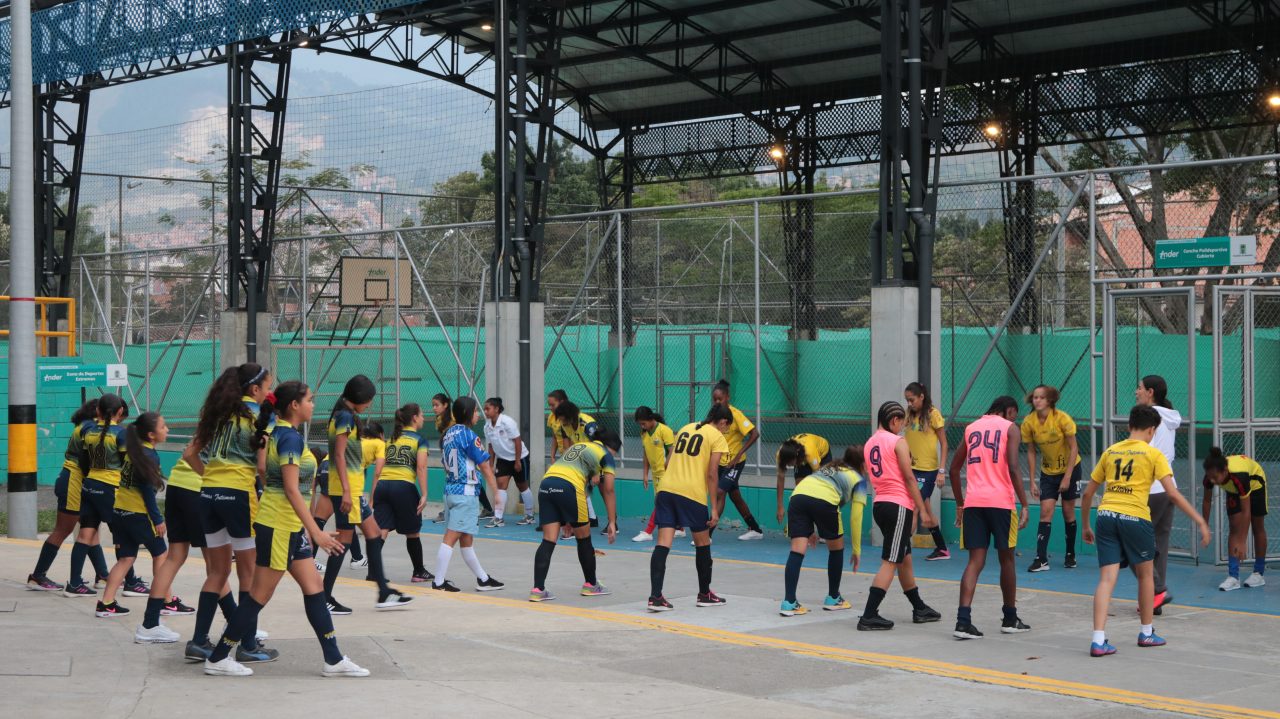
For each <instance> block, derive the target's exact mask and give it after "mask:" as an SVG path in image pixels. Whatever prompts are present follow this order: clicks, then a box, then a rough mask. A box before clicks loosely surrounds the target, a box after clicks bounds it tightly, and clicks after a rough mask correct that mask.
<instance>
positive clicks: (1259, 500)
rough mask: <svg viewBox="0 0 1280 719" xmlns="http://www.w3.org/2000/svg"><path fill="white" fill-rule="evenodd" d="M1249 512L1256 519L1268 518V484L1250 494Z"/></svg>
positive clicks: (1263, 484)
mask: <svg viewBox="0 0 1280 719" xmlns="http://www.w3.org/2000/svg"><path fill="white" fill-rule="evenodd" d="M1249 511H1250V512H1251V513H1252V514H1253V516H1255V517H1265V516H1267V483H1266V482H1263V483H1262V486H1261V487H1258V488H1257V489H1255V490H1253V491H1252V492H1250V493H1249Z"/></svg>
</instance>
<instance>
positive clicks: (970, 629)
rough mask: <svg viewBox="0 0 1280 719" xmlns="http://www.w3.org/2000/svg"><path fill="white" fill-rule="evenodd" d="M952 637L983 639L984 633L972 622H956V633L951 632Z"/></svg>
mask: <svg viewBox="0 0 1280 719" xmlns="http://www.w3.org/2000/svg"><path fill="white" fill-rule="evenodd" d="M951 636H953V637H955V638H956V639H981V638H982V632H980V631H978V628H977V627H975V626H973V624H972V623H970V622H956V628H955V631H953V632H951Z"/></svg>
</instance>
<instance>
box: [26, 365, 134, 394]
mask: <svg viewBox="0 0 1280 719" xmlns="http://www.w3.org/2000/svg"><path fill="white" fill-rule="evenodd" d="M37 381H38V382H39V385H40V387H41V389H52V388H58V387H62V388H65V387H124V386H126V385H128V384H129V367H128V365H122V364H62V365H43V366H41V367H39V368H38V369H37Z"/></svg>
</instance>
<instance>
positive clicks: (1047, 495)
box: [1040, 464, 1080, 502]
mask: <svg viewBox="0 0 1280 719" xmlns="http://www.w3.org/2000/svg"><path fill="white" fill-rule="evenodd" d="M1061 486H1062V475H1061V474H1041V475H1040V499H1041V501H1043V500H1046V499H1053V500H1061V501H1064V502H1066V501H1070V500H1073V499H1079V498H1080V465H1079V464H1076V468H1075V469H1073V470H1071V481H1070V483H1068V484H1067V491H1065V492H1060V491H1059V490H1058V488H1059V487H1061Z"/></svg>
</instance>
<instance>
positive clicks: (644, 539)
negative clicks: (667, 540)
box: [631, 530, 653, 542]
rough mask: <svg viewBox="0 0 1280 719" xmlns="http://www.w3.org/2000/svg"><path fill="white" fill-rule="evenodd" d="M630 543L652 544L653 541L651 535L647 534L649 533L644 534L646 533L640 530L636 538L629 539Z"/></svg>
mask: <svg viewBox="0 0 1280 719" xmlns="http://www.w3.org/2000/svg"><path fill="white" fill-rule="evenodd" d="M631 541H633V542H652V541H653V535H652V534H649V533H648V532H646V531H643V530H641V532H640V533H639V534H637V535H636V536H634V537H632V538H631Z"/></svg>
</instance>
